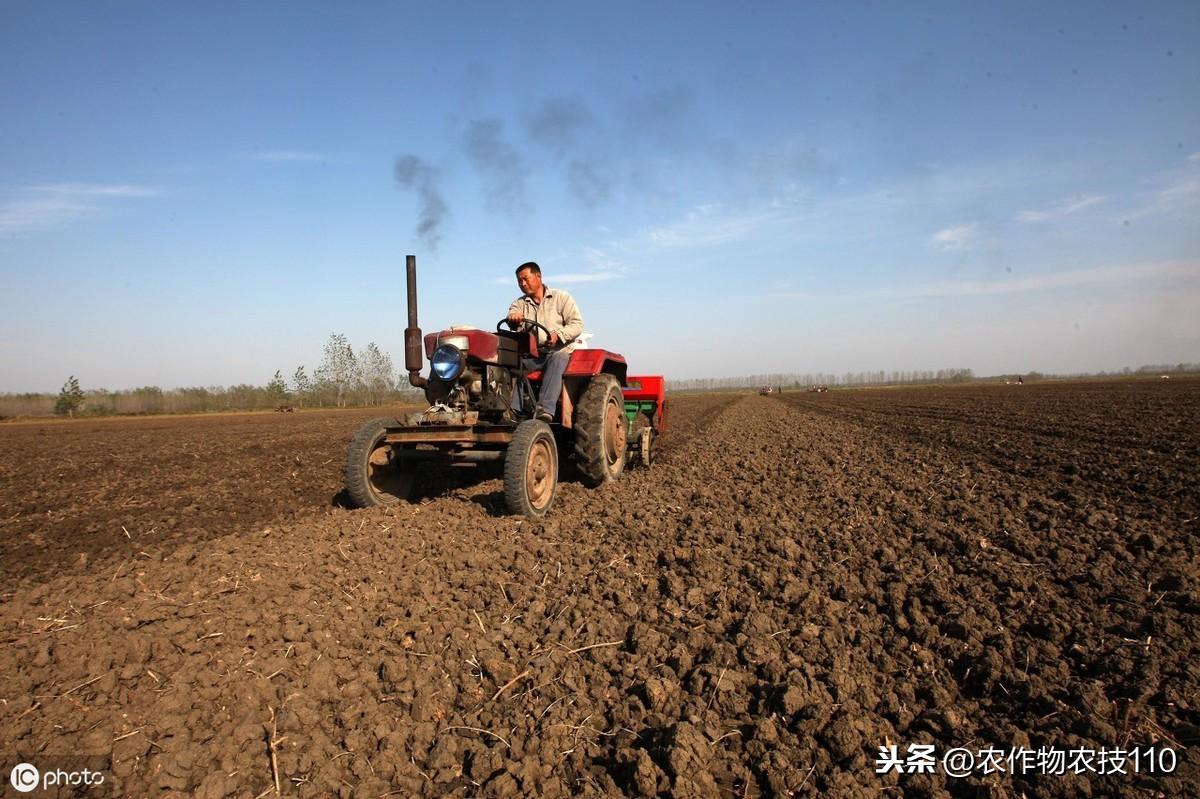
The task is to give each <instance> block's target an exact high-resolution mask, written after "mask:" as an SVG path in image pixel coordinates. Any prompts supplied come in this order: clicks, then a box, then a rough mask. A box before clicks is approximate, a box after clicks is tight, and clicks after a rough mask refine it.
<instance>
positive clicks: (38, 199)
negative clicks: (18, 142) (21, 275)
mask: <svg viewBox="0 0 1200 799" xmlns="http://www.w3.org/2000/svg"><path fill="white" fill-rule="evenodd" d="M160 193H161V192H159V190H158V189H156V188H154V187H152V186H138V185H135V184H128V183H118V184H102V183H48V184H42V185H36V186H26V187H24V188H22V189H17V190H16V191H13V192H12V193H11V199H8V200H5V201H3V202H0V232H3V233H27V232H32V231H38V230H47V229H49V228H53V227H57V226H58V225H61V224H63V223H66V222H68V221H72V220H75V219H81V218H83V217H86V216H90V215H94V214H99V213H102V212H104V211H105V210H106V209H107V207H108V206H107V205H106V204H105V201H113V200H121V199H130V198H145V197H157V196H158V195H159V194H160Z"/></svg>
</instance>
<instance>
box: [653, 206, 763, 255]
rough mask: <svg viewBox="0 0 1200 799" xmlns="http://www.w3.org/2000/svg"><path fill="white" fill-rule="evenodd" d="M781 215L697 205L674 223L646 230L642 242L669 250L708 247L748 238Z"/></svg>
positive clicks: (761, 210) (761, 211)
mask: <svg viewBox="0 0 1200 799" xmlns="http://www.w3.org/2000/svg"><path fill="white" fill-rule="evenodd" d="M783 216H784V212H783V211H782V210H781V209H778V208H767V209H759V210H751V211H740V212H739V211H729V210H727V209H726V208H724V207H723V206H721V205H720V204H719V203H713V204H709V205H700V206H696V207H695V208H693V209H692V210H691V211H689V212H688V213H687V215H686V216H685V217H684V218H683V219H681V220H679V221H678V222H675V223H673V224H670V225H665V226H661V227H654V228H650V229H649V230H647V231H646V232H645V235H644V239H645V240H646V242H647V243H648V244H650V245H651V246H653V247H661V248H669V249H683V248H690V247H711V246H713V245H717V244H726V243H728V242H731V241H741V240H744V239H747V238H751V237H752V236H754V235H755V234H757V233H758V232H760V231H761V230H762V229H763V228H765V227H767V226H769V225H771V224H773V223H776V222H779V221H780V220H781V219H782V217H783Z"/></svg>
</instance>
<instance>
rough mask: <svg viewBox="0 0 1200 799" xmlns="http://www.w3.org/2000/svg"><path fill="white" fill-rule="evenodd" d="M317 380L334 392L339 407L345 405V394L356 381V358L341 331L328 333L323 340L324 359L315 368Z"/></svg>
mask: <svg viewBox="0 0 1200 799" xmlns="http://www.w3.org/2000/svg"><path fill="white" fill-rule="evenodd" d="M317 381H318V382H319V383H322V384H324V385H326V386H328V387H329V388H330V389H332V390H333V391H334V392H335V397H336V398H335V402H336V404H337V406H338V407H339V408H343V407H345V406H346V395H347V393H348V392H349V391H350V390H351V389H353V388H354V385H355V383H357V382H358V359H357V358H356V357H355V355H354V350H353V349H352V348H351V347H350V342H349V341H348V340H347V339H346V336H345V335H343V334H342V333H330V334H329V341H327V342H325V360H324V361H322V362H321V366H320V367H319V368H318V369H317Z"/></svg>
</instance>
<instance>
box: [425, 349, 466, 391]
mask: <svg viewBox="0 0 1200 799" xmlns="http://www.w3.org/2000/svg"><path fill="white" fill-rule="evenodd" d="M429 366H430V368H432V369H433V373H434V375H436V376H437V378H438V379H439V380H445V381H446V382H450V381H452V380H454V379H455V378H457V377H458V376H459V375H460V374H462V370H463V354H462V350H460V349H459V348H458V347H456V346H454V345H453V344H442V345H440V346H439V347H438V348H437V349H436V350H434V351H433V357H432V358H430V359H429Z"/></svg>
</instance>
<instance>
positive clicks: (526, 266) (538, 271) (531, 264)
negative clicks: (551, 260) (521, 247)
mask: <svg viewBox="0 0 1200 799" xmlns="http://www.w3.org/2000/svg"><path fill="white" fill-rule="evenodd" d="M526 269H531V270H533V273H534V274H535V275H537V276H538V277H541V276H542V268H541V267H540V266H538V265H537V263H536V262H535V261H526V262H525V263H523V264H521V265H520V266H518V267H517V274H518V275H519V274H521V273H522V272H524V271H525V270H526Z"/></svg>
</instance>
